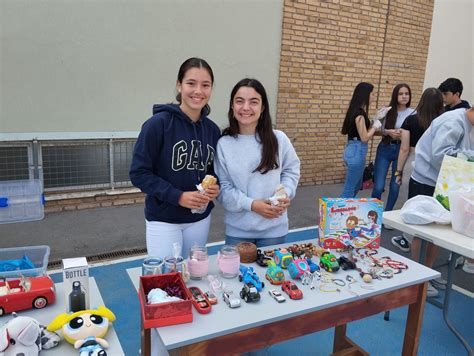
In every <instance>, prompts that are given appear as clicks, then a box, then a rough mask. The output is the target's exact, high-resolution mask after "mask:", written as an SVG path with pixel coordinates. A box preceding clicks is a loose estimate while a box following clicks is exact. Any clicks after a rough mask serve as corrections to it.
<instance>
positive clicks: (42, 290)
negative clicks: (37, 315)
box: [0, 276, 56, 316]
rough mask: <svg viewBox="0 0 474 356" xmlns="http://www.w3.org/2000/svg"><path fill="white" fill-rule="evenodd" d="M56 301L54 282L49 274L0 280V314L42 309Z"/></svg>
mask: <svg viewBox="0 0 474 356" xmlns="http://www.w3.org/2000/svg"><path fill="white" fill-rule="evenodd" d="M55 301H56V290H55V287H54V282H53V281H52V280H51V278H49V277H48V276H40V277H21V278H16V279H9V280H7V279H5V280H3V281H0V316H1V315H3V314H7V313H12V312H14V311H19V310H26V309H31V308H36V309H42V308H44V307H45V306H47V305H48V304H52V303H54V302H55Z"/></svg>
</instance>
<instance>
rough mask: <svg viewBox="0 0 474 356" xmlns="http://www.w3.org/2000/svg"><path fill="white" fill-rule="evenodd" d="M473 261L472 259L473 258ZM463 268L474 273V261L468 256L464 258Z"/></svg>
mask: <svg viewBox="0 0 474 356" xmlns="http://www.w3.org/2000/svg"><path fill="white" fill-rule="evenodd" d="M471 261H472V260H471ZM462 270H463V271H464V272H466V273H474V262H470V261H469V260H468V259H467V258H466V259H465V260H464V265H463V266H462Z"/></svg>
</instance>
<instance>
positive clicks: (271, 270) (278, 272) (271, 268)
mask: <svg viewBox="0 0 474 356" xmlns="http://www.w3.org/2000/svg"><path fill="white" fill-rule="evenodd" d="M267 264H268V268H267V271H266V273H265V278H266V279H268V281H269V282H270V283H271V284H282V283H283V281H284V280H285V273H284V272H283V270H282V269H281V267H278V266H277V265H276V263H275V261H273V260H269V261H268V262H267Z"/></svg>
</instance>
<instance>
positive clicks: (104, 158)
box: [0, 139, 136, 191]
mask: <svg viewBox="0 0 474 356" xmlns="http://www.w3.org/2000/svg"><path fill="white" fill-rule="evenodd" d="M135 141H136V139H104V140H69V141H31V142H8V143H0V181H7V180H19V179H29V178H30V179H31V178H39V179H41V180H42V181H43V186H44V190H45V191H71V190H91V189H114V188H119V187H129V186H131V182H130V180H129V177H128V171H129V168H130V163H131V160H132V153H133V146H134V144H135Z"/></svg>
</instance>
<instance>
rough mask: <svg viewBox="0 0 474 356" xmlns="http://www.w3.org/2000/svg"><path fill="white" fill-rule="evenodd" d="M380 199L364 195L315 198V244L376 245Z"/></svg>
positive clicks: (377, 240)
mask: <svg viewBox="0 0 474 356" xmlns="http://www.w3.org/2000/svg"><path fill="white" fill-rule="evenodd" d="M382 213H383V202H382V201H381V200H379V199H373V198H370V199H365V198H360V199H358V198H353V199H347V198H320V199H319V244H320V246H322V247H324V248H329V249H336V248H379V247H380V233H381V230H382V229H381V227H382Z"/></svg>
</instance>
